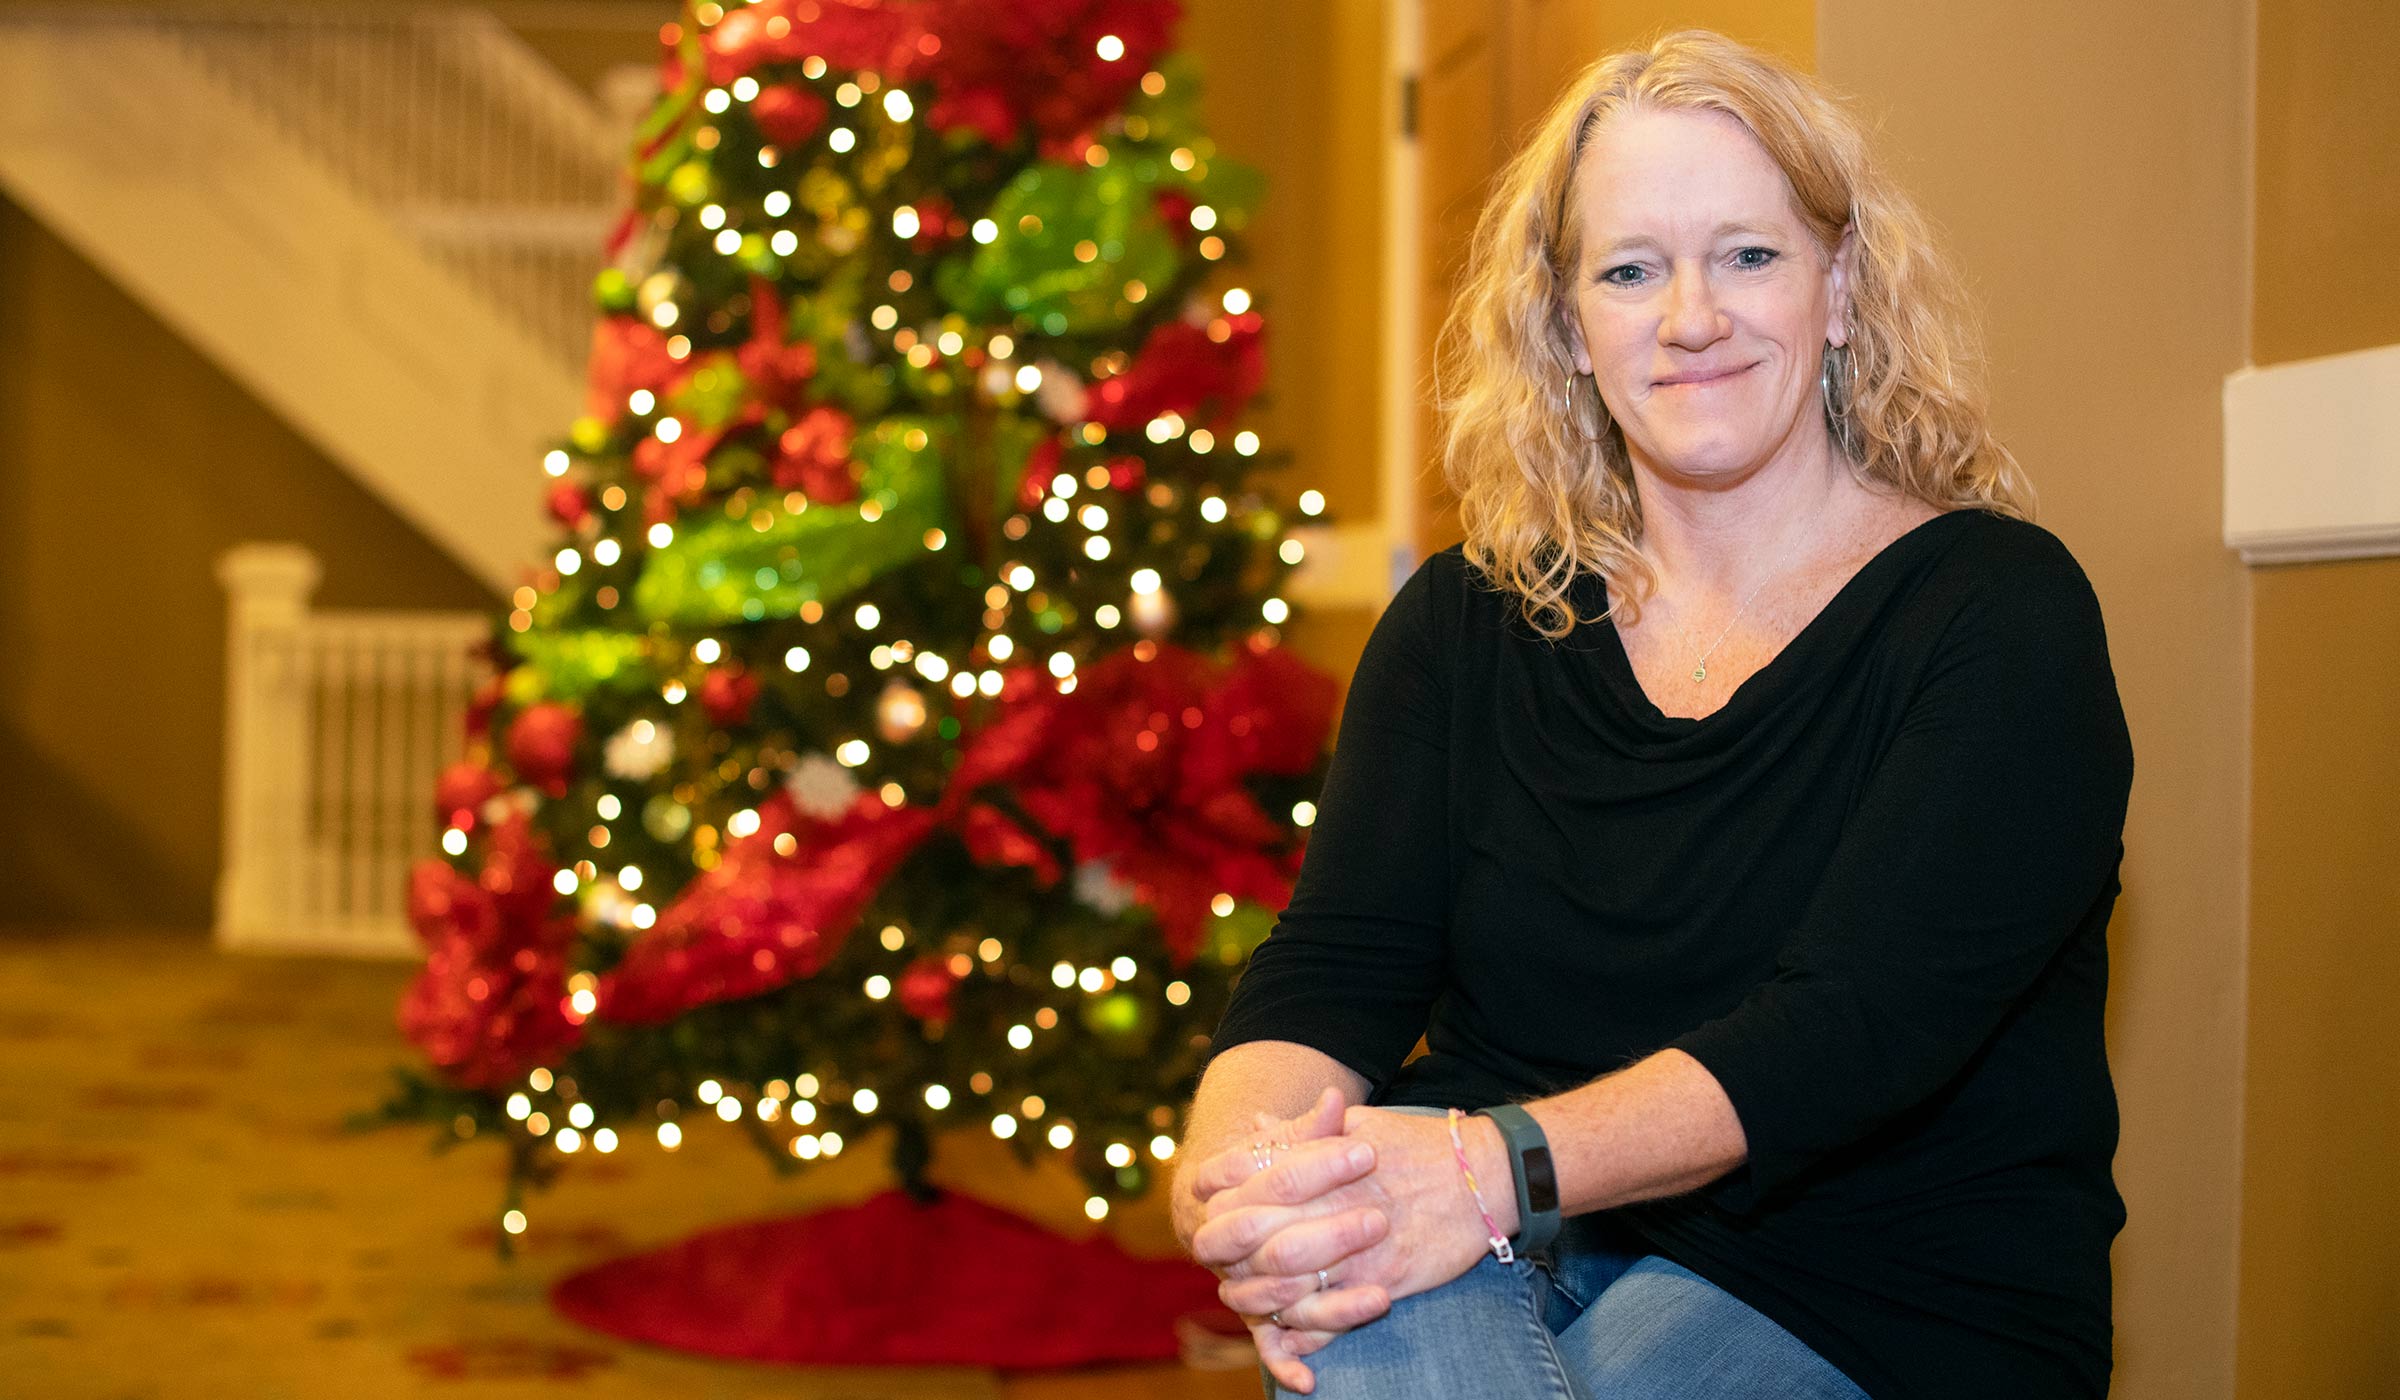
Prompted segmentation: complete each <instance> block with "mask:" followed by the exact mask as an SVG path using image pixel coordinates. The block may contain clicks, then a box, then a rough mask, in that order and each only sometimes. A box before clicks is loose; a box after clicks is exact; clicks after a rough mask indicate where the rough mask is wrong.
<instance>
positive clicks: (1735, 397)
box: [1570, 108, 1849, 486]
mask: <svg viewBox="0 0 2400 1400" xmlns="http://www.w3.org/2000/svg"><path fill="white" fill-rule="evenodd" d="M1577 176H1578V182H1577V191H1578V194H1577V207H1576V209H1575V210H1573V211H1572V213H1571V215H1570V217H1572V218H1574V219H1576V220H1577V221H1578V225H1579V227H1580V229H1581V232H1582V239H1583V250H1582V255H1581V261H1580V265H1579V267H1578V268H1577V270H1576V280H1575V290H1574V321H1575V325H1574V327H1573V328H1572V331H1580V333H1581V334H1580V341H1581V343H1580V344H1578V345H1575V347H1574V357H1575V366H1576V368H1577V369H1578V370H1582V371H1585V372H1587V373H1590V374H1591V375H1592V377H1593V380H1594V382H1595V383H1597V384H1598V385H1599V387H1600V398H1601V401H1602V402H1603V403H1605V404H1606V405H1607V406H1608V411H1609V414H1610V416H1612V417H1613V418H1615V419H1616V421H1617V423H1618V425H1619V426H1620V427H1621V428H1622V429H1623V431H1624V434H1625V445H1626V447H1627V449H1628V450H1629V451H1630V452H1631V453H1632V455H1633V458H1634V460H1635V463H1636V465H1637V466H1644V467H1648V468H1649V469H1650V470H1652V471H1654V472H1657V473H1661V474H1665V475H1669V476H1673V477H1676V478H1680V479H1683V480H1687V481H1689V482H1692V483H1693V484H1710V485H1719V486H1724V485H1732V484H1736V483H1738V482H1740V481H1742V480H1745V479H1747V478H1748V477H1750V476H1751V475H1753V474H1754V473H1756V472H1757V471H1758V470H1759V469H1760V468H1762V467H1764V466H1766V465H1767V464H1769V463H1770V462H1774V461H1776V460H1779V459H1784V458H1788V457H1790V456H1791V455H1793V454H1795V453H1801V454H1809V455H1811V456H1813V455H1814V454H1816V453H1817V452H1819V451H1820V450H1830V442H1829V439H1828V435H1827V433H1826V431H1825V420H1824V413H1823V409H1822V406H1821V405H1820V403H1819V401H1818V394H1819V390H1818V385H1817V376H1818V370H1819V366H1820V364H1821V362H1822V356H1823V353H1824V347H1825V346H1826V344H1827V343H1828V342H1830V343H1833V344H1837V345H1838V344H1841V343H1842V341H1843V339H1844V332H1843V329H1842V319H1843V318H1842V312H1843V307H1844V299H1845V297H1846V295H1847V289H1848V285H1849V270H1848V269H1849V238H1848V235H1847V234H1845V235H1844V238H1843V241H1842V245H1841V247H1840V248H1839V249H1837V250H1836V251H1835V253H1834V254H1833V255H1832V256H1830V257H1829V256H1828V255H1827V253H1826V251H1825V250H1824V249H1822V248H1821V247H1819V245H1818V244H1817V242H1816V240H1815V239H1814V238H1812V237H1811V236H1810V235H1809V232H1808V226H1807V224H1806V223H1805V222H1804V221H1803V220H1802V218H1801V215H1800V212H1799V210H1798V209H1796V208H1795V207H1794V206H1793V202H1792V195H1791V188H1790V186H1789V184H1788V183H1787V182H1786V181H1785V179H1784V176H1783V172H1782V171H1781V170H1780V169H1778V168H1777V167H1776V165H1775V162H1774V160H1773V158H1772V157H1770V156H1769V155H1768V154H1767V151H1766V148H1765V147H1764V146H1762V145H1760V144H1759V141H1758V138H1757V137H1755V136H1753V135H1751V134H1750V131H1749V129H1748V128H1747V127H1745V126H1743V125H1742V124H1741V123H1740V122H1739V121H1737V120H1735V119H1734V118H1732V117H1730V116H1727V115H1725V114H1724V113H1721V112H1710V111H1671V110H1658V109H1642V108H1634V109H1630V110H1626V111H1620V112H1618V113H1616V114H1614V115H1613V116H1610V117H1609V118H1607V119H1606V120H1605V121H1604V122H1603V123H1602V125H1601V126H1600V128H1599V130H1597V131H1595V132H1594V133H1593V134H1592V137H1591V140H1590V142H1589V143H1588V144H1587V145H1586V147H1585V149H1584V154H1583V159H1582V165H1581V167H1580V168H1579V170H1578V172H1577ZM1572 331H1571V332H1570V340H1571V341H1573V340H1575V339H1576V338H1577V337H1576V336H1574V334H1573V333H1572Z"/></svg>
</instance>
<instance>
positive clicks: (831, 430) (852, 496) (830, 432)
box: [769, 404, 858, 504]
mask: <svg viewBox="0 0 2400 1400" xmlns="http://www.w3.org/2000/svg"><path fill="white" fill-rule="evenodd" d="M855 430H856V425H854V424H853V423H852V422H851V420H850V415H849V414H847V413H844V412H842V411H841V410H840V409H838V408H834V407H832V406H830V405H825V404H820V405H818V406H817V407H815V408H812V409H810V410H808V411H807V412H806V413H803V414H801V415H800V418H799V421H798V422H795V423H794V424H792V426H790V427H788V428H786V429H784V430H783V433H782V435H781V436H780V437H778V438H776V440H775V460H774V462H773V463H772V465H771V466H770V467H769V471H770V472H771V473H772V474H773V477H774V481H775V487H776V489H777V490H779V491H800V492H803V493H805V494H806V495H807V497H808V498H809V499H810V500H812V501H824V502H829V503H833V504H839V503H841V502H844V501H853V500H856V499H858V478H857V476H856V474H855V472H854V470H853V468H852V466H851V462H850V446H851V437H852V434H853V433H854V432H855Z"/></svg>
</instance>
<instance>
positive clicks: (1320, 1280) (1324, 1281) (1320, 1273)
mask: <svg viewBox="0 0 2400 1400" xmlns="http://www.w3.org/2000/svg"><path fill="white" fill-rule="evenodd" d="M1331 1287H1333V1280H1331V1279H1329V1278H1327V1277H1325V1271H1324V1270H1323V1269H1319V1270H1317V1291H1318V1292H1319V1293H1322V1292H1324V1291H1325V1290H1326V1289H1328V1288H1331Z"/></svg>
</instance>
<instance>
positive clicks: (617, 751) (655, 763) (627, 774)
mask: <svg viewBox="0 0 2400 1400" xmlns="http://www.w3.org/2000/svg"><path fill="white" fill-rule="evenodd" d="M674 758H675V733H674V731H673V730H670V729H668V728H667V727H666V726H665V725H663V724H656V723H653V722H652V721H650V720H646V719H637V720H635V721H634V722H633V723H631V724H628V725H626V726H625V727H624V728H623V729H620V730H618V731H617V732H616V733H614V734H612V735H610V736H609V739H608V744H607V746H606V747H605V748H604V749H603V751H602V753H601V758H600V764H601V766H602V767H603V768H606V769H607V770H608V775H609V776H610V777H612V778H624V779H626V780H627V781H629V782H636V783H644V782H648V781H649V780H650V779H652V778H655V777H657V776H658V775H659V774H660V773H661V772H663V771H665V769H666V766H667V765H668V764H669V763H671V762H673V761H674Z"/></svg>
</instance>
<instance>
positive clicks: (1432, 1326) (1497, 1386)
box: [1267, 1259, 1577, 1400]
mask: <svg viewBox="0 0 2400 1400" xmlns="http://www.w3.org/2000/svg"><path fill="white" fill-rule="evenodd" d="M1546 1288H1547V1282H1546V1280H1545V1279H1544V1278H1543V1277H1542V1275H1541V1273H1540V1271H1539V1270H1537V1269H1535V1268H1534V1267H1533V1266H1532V1265H1531V1264H1529V1263H1527V1262H1525V1261H1524V1260H1518V1261H1517V1262H1515V1263H1512V1264H1502V1263H1500V1262H1499V1261H1498V1260H1496V1259H1485V1260H1482V1261H1481V1262H1479V1263H1477V1264H1476V1265H1475V1267H1474V1268H1472V1269H1469V1270H1468V1271H1467V1272H1465V1273H1463V1274H1461V1275H1459V1276H1458V1277H1457V1278H1455V1279H1452V1280H1451V1281H1450V1282H1448V1283H1446V1284H1443V1285H1442V1286H1441V1287H1439V1288H1435V1289H1431V1290H1429V1291H1427V1292H1424V1293H1418V1294H1414V1295H1412V1296H1410V1297H1406V1298H1401V1299H1398V1300H1397V1301H1395V1302H1394V1303H1393V1304H1392V1310H1391V1311H1390V1312H1388V1313H1386V1314H1385V1315H1383V1316H1382V1317H1379V1318H1377V1319H1375V1320H1374V1321H1373V1322H1370V1323H1368V1324H1366V1325H1365V1326H1363V1327H1358V1328H1354V1329H1352V1330H1350V1331H1348V1332H1345V1333H1343V1334H1341V1335H1340V1336H1338V1337H1336V1338H1334V1339H1333V1340H1332V1341H1331V1342H1329V1343H1327V1344H1326V1346H1325V1348H1324V1349H1323V1350H1321V1351H1318V1352H1317V1353H1315V1354H1314V1355H1312V1356H1309V1357H1307V1358H1306V1361H1307V1364H1308V1367H1309V1369H1310V1370H1311V1371H1313V1372H1314V1373H1315V1374H1316V1380H1317V1385H1316V1389H1315V1391H1314V1392H1313V1393H1312V1400H1364V1398H1365V1397H1375V1398H1376V1400H1410V1397H1427V1400H1432V1397H1451V1396H1459V1395H1488V1396H1495V1397H1517V1396H1523V1397H1528V1400H1575V1397H1576V1396H1577V1392H1576V1391H1575V1390H1574V1389H1573V1387H1572V1386H1571V1385H1570V1384H1569V1383H1568V1381H1567V1379H1566V1375H1565V1372H1564V1371H1562V1370H1561V1369H1560V1367H1559V1364H1558V1356H1557V1353H1556V1351H1555V1349H1554V1348H1553V1347H1552V1345H1551V1337H1550V1329H1549V1328H1548V1327H1547V1326H1545V1325H1544V1323H1543V1321H1542V1313H1543V1302H1544V1299H1543V1294H1544V1292H1545V1291H1546ZM1267 1393H1268V1394H1269V1395H1270V1396H1271V1397H1274V1400H1287V1397H1292V1396H1294V1394H1295V1393H1294V1392H1292V1391H1288V1390H1282V1389H1277V1388H1272V1387H1270V1389H1269V1390H1268V1392H1267Z"/></svg>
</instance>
